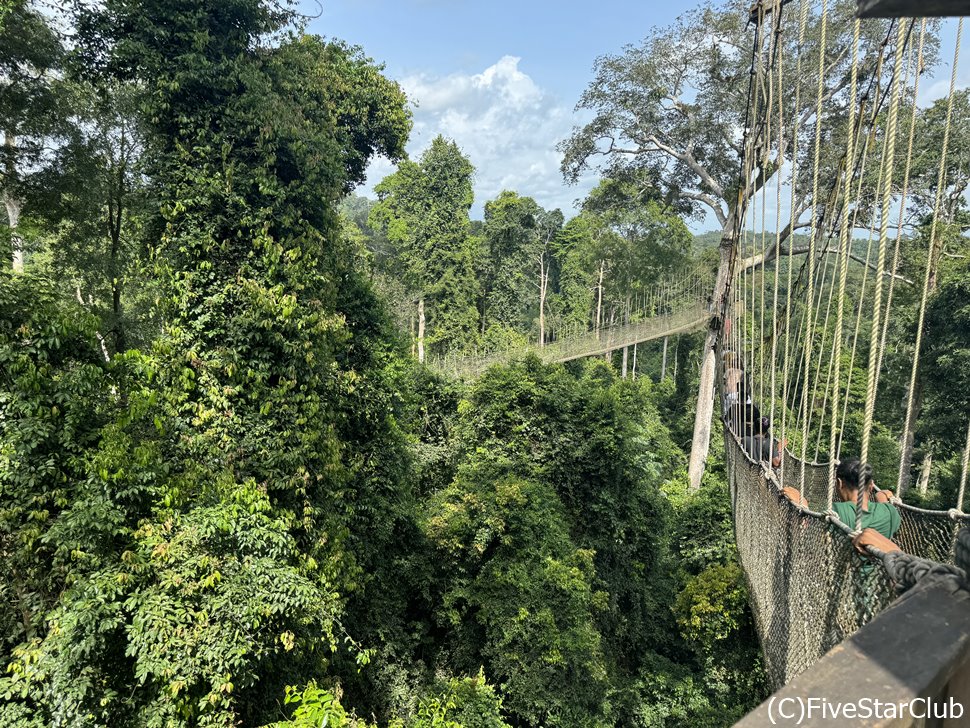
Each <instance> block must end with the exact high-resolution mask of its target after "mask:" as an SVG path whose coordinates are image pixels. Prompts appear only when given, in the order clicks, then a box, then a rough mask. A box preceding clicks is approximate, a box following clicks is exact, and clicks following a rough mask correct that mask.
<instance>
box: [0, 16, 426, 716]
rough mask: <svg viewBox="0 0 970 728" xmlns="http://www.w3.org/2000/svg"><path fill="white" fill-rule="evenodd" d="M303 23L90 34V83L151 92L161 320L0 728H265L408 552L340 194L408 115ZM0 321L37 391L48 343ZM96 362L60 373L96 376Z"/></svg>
mask: <svg viewBox="0 0 970 728" xmlns="http://www.w3.org/2000/svg"><path fill="white" fill-rule="evenodd" d="M290 20H291V16H290V14H289V12H288V11H284V10H281V8H280V7H278V6H277V5H275V4H272V3H264V2H261V1H260V0H240V1H239V2H235V3H232V4H231V5H227V4H226V3H224V2H221V1H218V2H217V1H215V0H212V1H206V2H201V3H194V4H192V5H186V4H184V3H182V2H171V1H170V0H140V1H138V2H131V1H129V0H107V1H106V2H104V3H101V4H98V5H92V6H86V10H85V12H84V15H82V17H81V18H80V20H79V29H80V42H81V47H80V52H82V53H83V54H85V60H87V61H88V63H86V64H85V65H86V67H88V68H90V69H93V70H94V71H96V72H97V71H103V72H104V76H107V77H119V78H120V79H121V80H123V81H130V82H134V83H137V84H140V85H143V86H144V87H145V90H146V94H145V98H144V112H145V117H144V119H145V122H146V124H145V127H146V134H145V145H146V149H147V153H146V155H145V156H146V158H148V159H149V160H150V161H151V165H150V169H149V172H150V174H151V180H152V188H153V193H154V194H155V195H157V199H158V203H159V204H158V210H159V214H158V215H157V216H155V217H154V218H153V219H152V220H150V221H149V222H148V224H147V225H146V233H145V234H146V237H147V238H148V239H149V240H151V247H152V256H153V257H152V259H153V261H154V274H155V276H156V277H157V278H158V279H159V281H160V286H161V291H162V295H160V296H159V305H160V307H161V309H162V311H161V315H162V326H161V330H160V332H159V333H158V335H157V338H156V340H155V341H154V344H153V347H152V348H151V349H150V350H149V351H146V352H140V353H139V352H133V353H132V354H131V355H128V356H125V357H116V358H115V359H116V360H118V363H117V365H116V366H117V368H115V364H114V363H112V365H111V368H110V369H109V372H108V374H107V375H103V376H100V377H98V378H97V380H96V385H97V389H98V390H99V392H100V395H101V396H100V398H90V399H87V400H85V401H87V402H88V405H87V406H88V408H89V409H92V408H93V409H95V412H93V413H91V414H90V415H89V416H88V418H87V419H84V420H82V421H83V422H84V423H85V426H86V427H92V426H95V429H96V433H92V434H90V435H88V436H87V438H86V439H85V445H86V446H87V447H86V453H85V454H83V455H82V454H78V453H75V452H72V451H68V452H67V453H66V454H65V456H64V457H67V458H69V461H70V465H71V466H72V467H73V468H75V472H74V474H73V477H71V478H70V482H71V488H72V493H71V498H70V499H67V500H65V499H63V498H60V499H58V498H52V499H51V502H52V503H53V506H52V507H51V508H49V509H48V512H47V513H46V514H45V518H46V519H47V520H45V522H44V524H43V526H40V527H32V528H31V531H32V532H34V533H36V531H37V529H38V528H42V529H43V531H44V535H45V536H49V538H50V544H51V545H50V548H51V550H52V551H53V552H54V554H55V556H54V559H55V561H56V563H58V564H60V565H61V567H62V568H61V570H60V571H59V572H58V577H59V578H60V584H59V585H58V586H59V588H57V589H52V590H51V591H52V592H53V593H54V594H56V600H57V604H56V609H55V610H53V611H51V612H49V613H47V615H46V617H45V619H44V621H43V625H44V627H43V632H42V633H40V634H37V635H28V636H27V639H26V640H25V641H24V643H23V644H22V645H21V646H20V647H19V649H18V651H17V653H16V657H15V660H14V662H15V666H14V667H13V668H11V669H12V671H13V672H15V673H16V674H17V675H18V678H19V679H21V680H23V683H21V684H25V685H28V686H29V687H28V688H27V689H26V690H25V691H24V692H23V693H18V698H17V700H16V701H14V702H13V703H12V704H11V705H4V706H0V710H3V711H4V713H3V715H2V717H0V718H2V719H0V722H4V723H5V724H20V725H24V724H26V718H24V716H32V717H31V718H30V719H31V720H33V721H34V724H37V723H38V722H39V723H47V724H50V723H54V722H58V721H63V722H66V723H87V724H92V725H133V724H158V725H161V724H167V725H180V724H188V723H191V724H202V725H213V726H214V725H221V726H229V725H239V724H246V725H260V724H262V723H264V722H267V721H269V720H272V719H275V718H276V717H277V712H276V710H275V706H276V704H277V701H278V700H280V699H281V698H282V695H283V689H284V686H285V685H286V684H293V683H297V682H299V681H301V680H307V679H310V678H313V677H318V678H319V677H323V673H324V671H326V670H330V669H332V666H333V665H334V662H335V661H336V660H339V659H343V660H348V659H349V660H350V661H351V662H353V657H352V656H348V655H346V653H345V654H344V655H343V656H342V657H340V656H334V648H336V647H337V642H338V640H337V639H336V635H337V634H339V633H341V632H343V633H344V637H346V638H348V640H349V641H347V642H344V643H345V644H354V643H353V640H352V638H351V637H350V635H348V634H346V632H345V631H344V630H343V628H342V627H341V626H340V624H341V622H340V619H341V614H342V613H343V609H344V608H345V606H346V605H347V603H348V601H349V600H350V599H351V598H352V597H350V596H349V595H351V594H353V593H354V592H355V591H364V590H372V589H373V587H372V586H368V584H369V582H370V579H371V578H373V577H372V576H371V575H373V574H374V573H378V572H379V571H380V570H381V569H383V568H384V567H383V566H382V565H381V564H382V562H381V561H380V559H378V558H376V556H377V554H378V553H379V552H383V553H384V554H385V555H386V549H383V548H382V547H381V546H380V545H379V544H392V543H395V541H394V538H393V534H394V533H395V529H396V528H397V527H398V525H399V523H400V518H401V516H400V511H399V509H400V508H401V507H402V503H403V502H405V501H406V497H407V491H406V480H405V479H404V478H403V477H402V470H401V469H402V467H403V464H404V463H406V457H405V455H404V452H403V441H402V439H401V437H400V435H399V430H398V429H397V428H396V427H395V426H394V423H393V422H392V420H391V417H392V415H391V412H390V409H391V408H390V407H388V404H387V403H388V401H389V399H390V394H389V393H388V392H387V391H386V389H385V385H384V383H383V382H384V380H383V379H382V377H381V374H380V372H379V371H378V370H379V368H380V366H381V364H380V357H381V356H382V353H381V350H380V347H381V346H382V344H380V343H379V339H380V338H381V337H382V336H384V335H385V334H386V332H383V331H380V327H381V319H380V316H379V313H378V307H377V305H376V302H375V301H374V300H373V296H372V295H371V294H370V293H369V291H368V289H367V287H366V286H365V285H364V284H363V283H362V281H361V279H360V277H359V275H358V274H357V272H356V271H355V270H354V269H353V266H352V264H353V262H354V256H353V251H352V250H348V246H347V244H346V242H345V241H344V240H343V238H342V237H341V234H340V230H339V228H338V225H337V221H338V215H337V210H336V204H337V201H338V200H339V199H340V198H341V197H342V196H343V195H344V193H345V192H346V190H348V189H350V188H352V187H353V186H355V185H356V184H359V183H360V182H361V181H362V172H363V168H364V165H365V164H366V160H367V158H368V157H369V156H370V155H371V154H372V153H374V152H375V151H380V152H383V153H386V154H387V155H388V156H390V157H392V158H400V157H401V156H403V153H404V149H403V144H404V141H405V138H406V134H407V130H408V128H409V125H410V119H409V114H408V112H407V108H406V100H405V97H404V94H403V92H402V91H401V90H400V88H399V87H398V86H397V85H396V84H394V83H392V82H390V81H388V80H387V79H386V78H384V77H383V76H382V75H381V74H380V73H378V72H377V71H376V69H375V68H374V67H373V64H372V63H371V62H370V61H369V60H368V59H366V58H365V57H363V55H362V54H360V53H359V52H358V51H355V50H350V49H347V48H344V47H341V46H334V45H332V44H326V43H324V42H323V41H321V40H320V39H319V38H316V37H312V36H307V35H302V34H299V33H283V32H282V31H285V30H287V29H288V22H289V21H290ZM160 28H164V29H165V32H164V33H160V32H159V29H160ZM5 301H7V305H11V304H10V301H9V297H7V298H5ZM15 304H16V302H13V304H12V305H15ZM28 323H29V322H28ZM33 326H34V327H35V328H36V326H37V324H34V325H33ZM44 326H49V325H48V324H44ZM62 328H64V330H65V332H66V331H68V330H69V329H68V328H65V327H62ZM0 330H2V331H3V332H4V337H5V338H4V342H3V343H4V344H5V345H6V346H5V347H3V348H4V351H6V352H7V353H9V352H10V351H13V353H14V357H15V363H16V364H17V371H18V372H19V375H18V380H17V383H18V384H23V383H24V382H26V385H29V384H30V379H31V377H33V376H36V375H35V374H34V372H35V371H36V370H37V366H36V362H35V361H31V359H34V360H43V358H44V357H43V355H44V354H45V351H44V350H43V348H44V347H47V348H50V347H54V348H56V347H58V346H59V336H58V335H57V334H56V331H57V327H56V326H55V327H53V329H52V331H53V332H55V333H53V334H52V335H51V336H47V335H45V336H44V337H43V339H42V340H36V339H35V334H32V333H31V330H32V329H31V327H30V326H24V327H21V329H19V330H16V331H14V332H10V331H9V330H8V329H7V327H2V329H0ZM8 334H10V335H9V336H8ZM11 336H12V337H13V342H12V345H8V344H10V343H11V342H10V341H9V340H10V339H11ZM18 337H19V338H18ZM30 339H35V345H34V346H31V347H25V346H24V344H25V341H26V340H30ZM84 355H85V358H84V359H81V361H80V362H78V363H77V364H73V363H72V362H70V361H69V362H67V364H65V365H64V366H63V367H62V368H63V369H65V370H66V371H67V372H73V371H77V370H80V371H81V372H88V371H90V370H91V367H90V365H89V362H88V361H87V359H88V358H89V357H90V353H89V350H88V351H85V352H84ZM79 359H80V357H79ZM4 370H5V371H6V367H5V368H4ZM53 373H54V374H59V373H58V372H53ZM53 378H54V379H55V385H52V389H53V390H54V391H53V394H54V395H56V394H57V391H56V389H57V386H56V382H57V381H58V379H60V380H63V379H64V375H63V374H60V376H59V378H58V377H53ZM89 378H90V377H89ZM34 389H36V388H34ZM21 390H23V392H25V393H26V394H24V396H29V395H30V391H31V387H30V386H20V387H19V388H18V392H21ZM41 392H42V393H46V390H41ZM45 404H46V402H45ZM36 409H37V407H36V406H33V407H24V408H16V409H10V410H5V416H6V415H7V414H8V413H9V415H10V416H15V417H16V418H17V419H15V420H12V421H10V422H9V424H8V421H6V419H5V422H4V426H5V427H7V426H11V427H14V428H15V429H17V430H21V429H25V428H24V427H22V426H21V427H18V423H23V424H26V422H27V420H26V419H24V418H25V417H26V416H28V415H29V413H30V412H33V411H36ZM44 409H45V411H47V412H51V413H52V414H51V416H56V413H57V411H58V408H57V407H56V406H54V407H53V409H52V407H51V406H46V407H45V408H44ZM95 414H98V415H101V417H102V418H103V419H102V422H104V421H105V420H106V424H104V425H103V426H102V427H100V428H97V427H96V425H97V424H98V420H97V418H96V417H95ZM73 419H74V418H72V420H73ZM54 444H56V442H55V443H54ZM48 451H51V452H54V453H57V452H58V450H57V449H56V448H50V447H49V446H47V447H45V448H44V449H41V450H40V451H37V452H35V451H33V450H28V449H25V450H24V452H25V454H26V455H29V456H30V457H29V458H28V457H25V458H23V459H24V460H25V461H26V462H24V463H22V464H21V463H19V462H18V465H17V472H16V473H14V475H21V474H22V473H25V475H23V477H20V478H19V480H18V479H16V478H9V477H7V473H6V472H4V473H3V476H4V477H3V484H4V487H6V484H7V483H9V482H13V483H14V484H17V483H20V484H24V485H26V486H29V485H31V482H32V481H31V478H30V472H29V470H28V468H30V467H31V466H33V467H34V468H36V466H37V461H38V459H39V458H40V457H42V456H45V455H46V454H47V452H48ZM57 457H61V456H60V455H58V456H57ZM55 465H56V459H55ZM34 481H35V482H34V485H36V478H35V479H34ZM43 484H44V485H50V484H49V483H47V481H46V480H45V481H44V483H43ZM55 484H56V485H57V486H58V487H59V486H60V483H59V482H56V483H55ZM23 518H24V519H25V520H26V521H27V522H28V523H27V524H26V525H27V526H29V525H30V523H29V522H30V520H31V519H32V518H34V516H32V515H31V514H30V512H29V511H28V512H25V513H24V514H23ZM15 525H22V524H15ZM352 526H353V528H352ZM5 528H6V524H5ZM38 537H39V536H38ZM5 544H6V542H4V545H5ZM72 552H73V553H74V554H75V555H76V556H70V554H71V553H72ZM81 554H83V557H82V556H81ZM15 591H16V590H15ZM365 601H366V600H365ZM51 625H53V626H55V627H56V628H49V626H51ZM358 655H359V656H361V657H362V658H363V657H365V655H363V654H361V653H359V652H358ZM11 711H13V712H11ZM12 716H13V717H16V718H17V719H18V720H17V721H16V722H14V721H13V720H9V719H10V718H11V717H12Z"/></svg>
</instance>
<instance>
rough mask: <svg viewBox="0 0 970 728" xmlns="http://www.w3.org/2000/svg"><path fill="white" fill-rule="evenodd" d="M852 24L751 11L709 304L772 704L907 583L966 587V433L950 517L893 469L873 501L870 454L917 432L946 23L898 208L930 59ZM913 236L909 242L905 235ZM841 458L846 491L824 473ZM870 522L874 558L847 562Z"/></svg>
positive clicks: (807, 12)
mask: <svg viewBox="0 0 970 728" xmlns="http://www.w3.org/2000/svg"><path fill="white" fill-rule="evenodd" d="M853 6H854V3H844V2H838V1H836V0H797V2H796V1H795V0H792V1H791V2H782V3H778V2H768V1H767V0H765V1H764V2H760V3H758V4H757V5H756V6H755V8H754V9H753V11H752V13H753V14H752V19H753V20H755V19H756V23H755V31H754V34H755V38H754V44H755V48H754V52H753V53H752V59H753V61H752V71H751V76H750V78H751V92H750V93H749V103H750V108H749V109H748V110H747V114H748V117H749V118H750V119H751V120H752V121H751V123H750V125H748V126H747V127H746V129H745V138H744V143H743V149H744V154H743V159H742V164H741V184H740V185H739V187H740V189H741V190H742V193H741V194H740V195H739V202H738V205H739V212H738V214H737V215H736V216H735V217H736V219H737V228H736V230H735V239H736V240H737V241H738V242H737V249H736V254H735V256H734V258H733V259H732V267H733V271H732V273H731V276H730V280H731V281H732V282H731V285H730V288H729V290H728V293H727V295H726V298H725V299H724V300H723V301H719V302H717V303H716V304H715V305H719V306H720V308H719V309H718V310H719V312H720V317H719V318H720V320H721V321H723V322H724V324H723V329H722V331H721V336H720V338H719V341H718V350H719V351H718V354H719V356H718V367H719V369H718V381H719V382H720V390H721V391H720V395H721V396H720V401H721V405H722V407H721V413H722V417H723V422H724V442H725V459H726V466H727V472H728V479H729V486H730V493H731V499H732V506H733V513H734V525H735V532H736V538H737V546H738V552H739V556H740V560H741V564H742V567H743V569H744V572H745V575H746V578H747V582H748V586H749V592H750V602H751V607H752V611H753V613H754V618H755V624H756V627H757V631H758V635H759V638H760V640H761V645H762V650H763V653H764V656H765V662H766V666H767V671H768V674H769V676H770V677H771V679H772V681H773V682H774V683H775V685H782V684H784V683H786V682H788V681H789V680H791V679H792V678H793V677H794V676H796V675H798V674H799V673H801V672H802V671H804V670H805V669H807V668H808V667H810V666H811V665H812V664H813V663H814V662H815V661H816V660H818V659H819V658H820V657H821V656H822V655H824V654H825V653H826V652H827V651H828V650H829V649H831V648H832V647H834V646H835V645H837V644H838V643H839V642H841V641H842V640H844V639H845V638H846V637H848V636H850V635H851V634H853V633H854V632H855V631H856V630H858V629H859V628H860V627H862V626H863V625H864V624H866V623H867V622H869V621H870V620H871V619H872V618H873V617H874V616H875V615H877V614H878V613H879V612H880V611H881V610H882V609H884V608H885V607H886V606H887V605H888V604H889V603H890V602H891V601H892V600H893V599H895V598H896V596H898V594H899V593H900V592H901V591H902V590H905V589H906V588H909V587H910V586H911V585H912V580H913V578H915V576H914V575H919V574H926V573H938V572H941V571H942V572H944V573H952V574H953V575H955V576H957V577H959V578H961V579H962V578H964V576H965V575H964V573H963V571H961V570H960V569H958V568H957V567H956V566H955V564H956V563H957V559H958V552H959V550H960V548H959V545H960V538H961V536H960V533H961V528H962V527H964V526H968V525H970V516H968V515H966V514H964V513H963V512H962V503H963V494H964V489H965V483H966V480H967V472H966V471H967V463H968V460H970V424H968V430H967V433H968V436H967V444H966V449H965V450H964V454H963V473H962V477H961V487H960V493H959V495H958V498H957V502H956V503H955V507H954V508H952V509H949V510H930V509H925V508H918V507H915V506H913V505H910V504H907V503H904V502H903V501H902V500H901V497H902V496H904V491H905V484H906V480H905V478H904V473H903V467H902V465H900V467H899V471H900V472H899V475H898V479H897V482H896V486H897V487H896V491H895V495H891V496H889V497H887V496H885V495H878V491H879V486H880V485H883V486H884V485H885V484H886V483H887V482H888V481H889V479H890V478H892V477H893V476H896V473H895V472H892V473H891V472H889V471H890V470H895V468H896V466H895V464H893V463H892V458H891V457H889V456H887V455H886V452H887V451H888V450H890V449H891V448H893V447H896V445H895V443H896V442H901V443H905V442H906V440H907V438H908V437H910V435H911V433H912V431H913V429H914V427H915V426H916V423H915V414H914V404H913V392H914V390H915V389H916V381H917V370H918V367H919V358H920V350H921V346H922V340H923V333H924V330H923V328H924V322H923V320H924V313H925V310H926V307H927V300H928V296H929V293H928V287H929V281H930V280H931V278H932V276H931V274H930V266H931V265H933V263H932V261H933V260H934V259H935V258H937V257H938V253H937V252H935V251H937V248H935V247H934V246H938V242H937V240H936V238H937V235H938V233H937V222H938V220H944V218H945V211H944V210H943V209H942V207H941V200H942V199H943V197H944V196H945V195H946V194H951V192H952V191H951V190H949V188H948V181H947V176H946V169H947V164H946V161H947V153H948V144H949V138H950V125H951V115H952V108H953V98H954V92H955V84H956V69H957V67H958V64H959V52H960V36H961V34H962V21H959V22H958V23H957V22H954V23H953V25H955V26H956V32H955V43H954V47H953V49H952V59H950V58H949V57H947V58H948V60H947V63H946V65H947V66H948V67H949V68H948V69H947V70H949V71H950V73H949V76H950V78H949V81H950V83H949V96H948V97H947V98H946V99H944V100H943V101H945V105H946V108H947V112H946V117H945V122H944V123H945V133H944V136H943V143H942V145H941V148H940V149H939V155H940V158H939V174H938V176H936V185H935V186H933V187H932V188H931V192H932V195H929V197H930V198H932V197H933V196H935V199H931V201H930V202H929V203H927V201H926V200H927V197H928V195H927V194H923V195H922V196H921V197H920V199H919V200H916V201H914V200H912V199H911V198H910V196H909V193H910V189H909V187H910V183H911V167H912V163H913V156H914V153H913V149H914V135H915V128H916V120H917V118H918V114H919V112H920V108H921V107H920V103H921V102H922V103H923V104H924V105H926V103H927V102H926V101H925V100H921V94H920V79H921V77H924V78H923V83H924V84H927V80H928V79H927V78H925V77H926V76H927V75H928V74H932V73H933V68H934V66H933V65H932V63H933V62H935V60H933V61H931V59H936V58H938V57H944V56H945V54H944V53H943V52H942V51H941V49H940V48H939V45H940V42H939V35H937V34H934V31H935V30H938V27H939V26H938V25H932V26H931V25H930V24H929V23H928V22H927V21H925V20H913V19H895V20H878V21H876V20H867V21H859V20H857V19H855V18H854V17H853V16H852V14H851V8H852V7H853ZM929 80H930V81H934V78H933V77H932V75H930V76H929ZM927 85H929V84H927ZM932 85H933V86H938V85H939V84H936V83H934V84H932ZM923 155H924V156H925V155H926V152H925V151H924V152H923ZM925 162H926V160H925V159H923V160H921V163H922V164H924V165H925ZM951 196H952V194H951ZM785 202H787V205H788V209H785V204H784V203H785ZM927 219H929V220H931V223H930V225H929V234H928V235H926V234H925V233H924V234H923V237H922V238H920V237H919V236H918V235H917V232H916V227H917V224H916V223H915V222H914V221H916V220H919V221H925V220H927ZM925 227H926V226H925V224H924V226H923V229H924V230H925ZM799 232H800V235H801V237H800V238H798V239H797V240H796V236H797V234H798V233H799ZM916 244H920V245H924V246H927V247H928V251H927V254H926V263H925V266H926V276H925V278H924V281H923V285H922V293H921V294H920V293H917V296H916V297H917V298H918V299H919V304H918V315H917V316H916V319H917V321H916V325H915V328H914V330H913V331H912V336H913V348H914V355H913V362H912V372H911V377H910V384H909V388H908V389H907V397H908V402H907V404H906V416H905V421H904V422H903V423H899V424H892V425H887V424H886V423H884V422H881V421H880V420H879V418H878V417H877V415H878V412H877V402H878V401H879V388H880V378H881V375H882V374H883V362H884V354H885V351H886V348H887V332H888V330H889V320H890V317H891V316H892V314H893V302H894V294H898V293H899V290H898V289H897V286H902V285H904V284H906V285H910V286H911V287H913V288H914V289H916V288H917V287H918V286H919V283H914V282H913V281H909V280H907V279H905V278H904V277H903V276H902V275H901V274H900V259H901V254H900V250H901V247H905V246H908V247H912V246H914V245H916ZM850 263H851V266H850ZM917 290H918V289H917ZM910 298H912V296H910ZM898 299H899V296H898V295H895V300H896V301H897V302H898ZM715 320H717V319H715ZM897 336H898V334H897ZM968 417H970V413H968ZM894 427H899V430H898V432H897V431H894V430H893V428H894ZM961 434H962V433H961ZM896 435H898V436H899V439H898V440H895V439H894V438H895V436H896ZM853 457H854V458H857V459H858V461H859V462H858V467H857V469H856V470H854V471H853V472H855V473H858V474H859V475H858V480H857V482H855V483H852V482H846V481H845V480H842V479H841V478H848V477H849V476H848V475H843V474H842V471H841V470H837V467H839V465H840V463H843V464H845V461H847V460H849V459H850V458H853ZM853 486H854V487H853ZM891 492H892V491H890V493H891ZM847 494H851V495H847ZM850 498H851V500H850ZM883 502H888V504H887V505H883ZM880 509H881V512H882V513H883V514H884V515H885V516H886V519H887V521H886V523H885V524H884V525H883V526H881V528H883V530H885V533H883V532H882V531H879V534H881V536H882V537H883V540H882V541H880V542H879V543H881V544H883V547H882V548H877V547H874V546H872V545H868V546H864V547H862V549H861V550H860V549H858V548H856V546H855V545H854V543H855V542H857V541H858V539H859V537H860V536H863V531H864V529H865V530H873V527H867V524H869V523H875V521H874V520H873V514H874V513H875V512H876V511H877V510H880ZM890 509H891V510H890ZM840 513H841V516H840ZM849 513H851V514H852V515H851V517H850V516H849V515H848V514H849ZM896 514H898V515H896ZM897 524H898V527H897ZM964 533H966V532H964ZM888 539H891V541H890V540H888ZM869 543H870V544H871V541H870V542H869ZM897 547H898V550H897Z"/></svg>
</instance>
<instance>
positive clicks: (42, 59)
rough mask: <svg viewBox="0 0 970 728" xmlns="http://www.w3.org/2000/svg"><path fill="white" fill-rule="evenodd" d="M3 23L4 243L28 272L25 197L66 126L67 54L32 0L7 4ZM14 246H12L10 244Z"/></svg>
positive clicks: (0, 173)
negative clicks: (63, 69) (63, 83)
mask: <svg viewBox="0 0 970 728" xmlns="http://www.w3.org/2000/svg"><path fill="white" fill-rule="evenodd" d="M4 9H5V13H4V17H3V22H2V24H0V131H2V132H3V136H4V143H3V148H2V150H0V154H2V157H0V195H2V197H3V202H4V207H5V208H6V213H7V234H6V235H5V236H4V247H5V248H6V249H7V250H9V252H10V256H11V257H12V260H13V269H14V270H16V271H21V270H23V267H24V252H25V249H24V246H25V239H24V235H23V232H22V231H21V230H18V226H19V224H20V216H21V214H22V212H23V207H24V199H23V198H24V195H25V194H26V193H27V191H28V190H29V189H30V188H31V187H32V183H33V177H34V175H35V173H36V172H37V171H39V170H42V169H43V168H44V167H45V165H46V163H47V161H48V160H47V149H48V148H49V146H50V142H51V141H52V140H53V139H55V138H57V137H58V136H59V135H60V134H61V133H62V132H63V129H64V124H65V120H64V117H63V109H62V99H61V98H60V92H59V85H60V84H59V83H58V80H57V77H56V72H57V71H59V70H60V66H61V63H62V60H63V56H64V50H63V47H62V46H61V41H60V38H58V36H57V34H56V33H55V32H54V30H53V28H52V27H51V25H50V22H49V20H48V17H47V16H46V15H45V14H44V12H43V11H42V10H41V9H40V8H38V7H36V6H35V4H34V3H33V2H30V0H11V2H9V3H6V4H5V8H4ZM7 246H9V247H7Z"/></svg>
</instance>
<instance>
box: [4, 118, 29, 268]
mask: <svg viewBox="0 0 970 728" xmlns="http://www.w3.org/2000/svg"><path fill="white" fill-rule="evenodd" d="M3 145H4V146H5V147H6V148H7V169H6V172H7V179H8V180H12V179H13V178H14V176H15V174H16V171H17V170H16V169H15V167H14V158H15V157H14V152H15V150H16V146H17V137H16V135H15V134H13V133H12V132H9V131H5V132H4V133H3ZM3 204H4V206H5V207H6V208H7V222H8V225H9V227H10V248H11V250H12V252H13V269H14V271H16V272H17V273H22V272H23V270H24V246H23V240H22V239H21V237H20V236H19V235H18V234H17V224H18V223H19V222H20V211H21V209H22V208H23V201H22V200H19V199H17V198H16V197H15V196H14V194H13V192H12V191H11V190H10V189H9V188H7V189H5V190H4V191H3Z"/></svg>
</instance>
